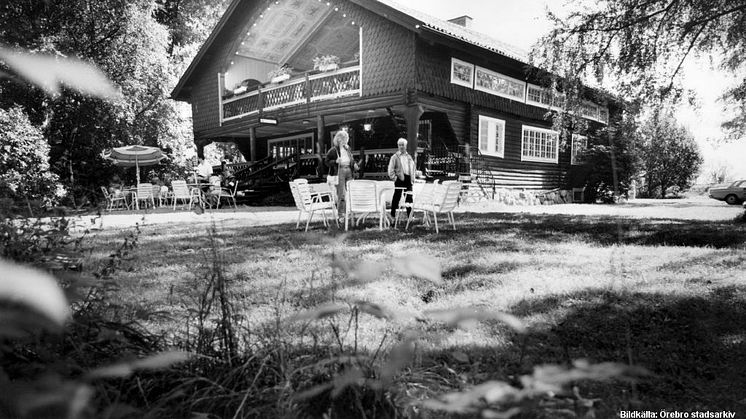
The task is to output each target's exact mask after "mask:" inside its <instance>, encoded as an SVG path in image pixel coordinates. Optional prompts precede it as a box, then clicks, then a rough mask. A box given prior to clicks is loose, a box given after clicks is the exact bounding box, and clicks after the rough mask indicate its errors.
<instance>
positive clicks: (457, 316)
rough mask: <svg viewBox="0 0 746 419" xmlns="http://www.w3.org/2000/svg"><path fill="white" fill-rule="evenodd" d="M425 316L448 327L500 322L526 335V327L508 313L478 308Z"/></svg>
mask: <svg viewBox="0 0 746 419" xmlns="http://www.w3.org/2000/svg"><path fill="white" fill-rule="evenodd" d="M425 315H427V316H428V317H430V318H432V319H433V320H437V321H441V322H444V323H446V324H448V325H451V326H455V325H463V324H467V323H469V322H470V321H483V320H498V321H501V322H503V323H505V324H507V325H508V326H509V327H510V328H512V329H513V330H515V331H516V332H518V333H525V332H526V326H525V325H524V324H523V322H522V321H521V320H520V319H519V318H518V317H516V316H514V315H512V314H508V313H502V312H496V311H487V310H481V309H478V308H457V309H453V310H430V311H426V312H425Z"/></svg>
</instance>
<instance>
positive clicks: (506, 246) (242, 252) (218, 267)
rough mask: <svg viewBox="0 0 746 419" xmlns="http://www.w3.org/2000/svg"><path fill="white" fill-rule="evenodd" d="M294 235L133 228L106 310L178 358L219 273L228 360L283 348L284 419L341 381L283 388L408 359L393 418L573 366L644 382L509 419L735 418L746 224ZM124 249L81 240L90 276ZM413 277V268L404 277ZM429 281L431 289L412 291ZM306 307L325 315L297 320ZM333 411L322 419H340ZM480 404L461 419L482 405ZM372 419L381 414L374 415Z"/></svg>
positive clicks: (558, 400) (624, 223) (476, 216)
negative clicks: (446, 397)
mask: <svg viewBox="0 0 746 419" xmlns="http://www.w3.org/2000/svg"><path fill="white" fill-rule="evenodd" d="M294 227H295V225H294V223H293V224H279V225H272V226H251V227H246V226H242V223H241V222H240V221H221V222H217V223H215V224H210V223H201V224H192V225H176V224H153V225H148V224H147V223H146V224H145V225H144V226H142V227H141V228H140V233H139V238H138V245H137V247H136V248H135V249H134V251H133V253H132V255H131V257H128V258H127V259H126V260H124V261H123V265H122V269H121V270H120V271H119V272H117V275H116V282H117V284H118V288H117V290H116V292H115V293H114V294H112V295H111V300H112V307H113V309H114V310H118V313H119V316H121V317H123V318H133V319H136V320H138V321H139V322H140V323H141V324H143V325H145V327H147V328H148V330H150V331H151V332H154V333H156V334H160V335H162V336H164V337H166V338H167V340H168V341H170V342H185V341H188V340H189V339H188V336H189V335H190V334H194V333H195V331H194V329H193V325H194V321H195V318H196V317H198V316H199V315H198V314H197V313H198V312H199V311H200V310H202V311H204V309H205V307H204V296H205V295H206V294H205V292H206V291H205V284H206V283H208V282H210V280H211V278H212V279H214V278H215V275H216V272H219V275H220V276H223V277H225V278H226V279H227V282H226V284H227V285H226V287H227V288H228V292H227V294H228V295H230V298H231V303H230V307H231V310H233V312H232V319H233V320H234V321H235V326H236V328H237V330H238V331H239V332H238V337H239V339H240V340H241V342H240V344H239V345H238V346H239V347H240V348H241V351H242V352H244V353H253V352H261V351H263V350H266V349H267V348H268V347H273V348H275V349H276V348H279V347H282V348H283V349H282V351H279V350H277V351H276V352H277V353H278V354H279V353H280V352H282V356H285V357H288V359H284V360H283V361H282V363H284V364H283V365H285V367H282V368H280V367H278V368H277V369H278V371H283V374H284V376H282V377H279V378H276V379H275V380H274V381H272V383H273V384H271V385H273V386H274V387H275V389H276V388H277V387H280V386H284V387H286V388H289V389H291V390H292V391H293V392H295V393H299V392H303V391H305V390H308V389H309V388H310V389H311V390H312V392H311V393H308V395H307V397H308V400H311V401H310V402H307V401H306V400H307V399H304V398H303V397H301V398H300V399H295V401H294V404H293V405H292V406H291V407H288V409H291V411H293V410H292V409H301V410H302V411H304V412H305V413H306V414H308V415H311V416H313V415H315V414H319V415H320V414H321V412H323V411H324V410H323V409H332V408H331V407H329V406H330V405H329V403H331V404H332V405H333V404H334V403H333V402H330V400H332V399H333V397H330V395H329V391H326V392H324V390H329V389H328V388H323V387H319V385H323V383H324V382H325V380H331V379H332V378H333V377H334V376H337V377H339V376H341V375H344V374H343V373H342V372H341V371H343V369H336V370H333V371H328V370H325V371H323V373H319V374H316V375H313V374H301V375H303V377H304V378H302V379H301V378H298V376H297V375H293V373H294V372H298V371H301V370H302V371H307V370H306V369H305V368H311V367H313V366H314V365H319V364H315V363H316V362H322V363H323V362H325V361H324V360H327V361H326V362H329V363H337V364H340V363H341V361H339V359H341V358H338V357H341V356H358V357H361V358H362V357H367V358H366V359H369V358H373V361H371V364H370V365H373V364H375V365H376V367H374V368H373V370H372V371H374V372H373V373H370V374H368V373H367V372H366V373H364V374H363V375H364V376H366V377H368V378H371V377H370V375H371V374H372V375H374V376H376V375H378V376H380V375H383V376H385V375H386V374H387V373H388V371H387V370H386V369H385V367H381V365H386V364H387V363H388V364H391V363H396V362H398V360H399V359H398V358H397V357H396V354H397V351H399V352H401V349H402V348H405V347H406V348H410V349H412V351H411V354H410V355H411V357H409V356H407V357H405V358H406V362H403V363H402V364H403V368H401V369H400V370H399V369H397V375H396V379H395V380H394V381H393V383H394V384H392V386H391V387H389V388H388V390H389V392H390V394H391V397H392V398H393V400H394V404H395V405H396V406H397V408H398V409H399V412H400V413H406V414H409V415H412V416H420V417H442V416H443V415H445V416H448V417H450V416H449V415H456V413H452V414H448V413H443V412H440V413H436V412H432V411H429V410H423V409H422V408H421V407H420V406H419V405H418V404H417V402H418V401H421V400H423V399H426V398H431V397H436V396H437V395H438V394H442V393H446V392H450V391H460V390H465V389H469V388H472V386H473V385H475V384H479V383H483V382H486V381H490V380H500V381H504V382H506V383H508V384H510V385H512V386H514V387H520V384H519V383H520V380H521V376H525V375H530V374H532V371H534V368H535V367H538V366H541V365H545V364H556V365H559V366H567V365H571V364H572V363H573V361H576V360H588V361H589V362H591V363H592V364H595V363H602V362H615V363H620V364H626V365H634V366H639V367H643V368H645V369H646V370H647V371H648V372H649V373H650V374H649V375H643V376H642V377H639V378H638V380H637V381H634V382H629V381H626V380H616V379H612V380H611V381H602V382H596V381H590V380H580V381H578V382H577V383H572V384H577V387H576V388H575V390H574V391H570V392H569V393H561V394H554V395H552V396H542V397H537V398H535V399H533V400H532V403H533V404H531V405H530V406H529V407H527V406H528V405H526V404H525V403H524V404H523V405H522V406H523V408H524V410H523V412H522V413H520V414H519V416H517V417H575V416H574V415H583V414H589V413H588V412H591V413H592V414H596V415H597V416H598V417H613V416H616V414H617V412H618V411H620V410H651V411H656V412H657V411H660V410H663V409H666V410H669V411H671V410H678V411H695V410H698V411H704V410H711V411H731V412H739V413H744V412H746V399H744V397H746V343H745V342H744V337H746V284H744V268H745V267H746V223H743V222H734V221H733V220H719V221H706V220H681V219H665V218H636V217H630V216H624V217H615V216H612V215H573V214H538V213H534V214H531V213H518V212H512V213H508V212H492V213H490V212H484V213H471V212H465V213H462V214H459V215H457V227H458V230H457V231H452V230H449V229H442V230H441V233H440V234H438V235H435V234H434V233H433V232H432V231H431V230H428V229H425V228H422V227H416V228H414V229H413V230H410V231H409V232H404V231H383V232H379V231H378V229H377V228H372V223H371V224H370V227H371V228H368V229H365V230H356V231H353V232H349V233H347V234H344V232H340V231H336V230H334V229H332V230H330V231H327V230H324V229H323V228H317V229H315V230H314V231H312V232H309V233H303V232H302V231H300V232H299V231H295V229H294ZM125 234H129V232H124V231H120V230H104V231H102V232H99V233H97V234H95V235H94V236H92V237H91V238H90V239H89V240H88V242H87V246H88V253H87V256H86V264H87V266H92V267H95V266H97V265H101V264H103V263H105V261H106V260H107V256H108V252H109V251H110V249H112V248H115V247H116V246H117V245H118V244H119V243H121V242H122V237H123V236H124V235H125ZM418 261H420V262H421V261H425V262H426V266H414V267H412V266H410V267H409V268H408V267H407V266H408V265H407V264H408V263H409V264H410V265H412V264H413V265H421V263H418ZM433 271H436V272H437V271H439V272H440V275H441V278H442V280H441V281H437V280H436V279H434V278H431V276H432V275H419V276H418V275H416V274H417V273H418V272H420V273H428V272H433ZM413 272H414V274H412V273H413ZM213 295H214V294H213ZM200 299H202V301H203V302H202V303H200ZM360 301H365V302H367V303H371V304H368V305H364V304H362V303H360ZM330 303H341V305H338V306H334V308H333V309H332V308H330V307H331V306H329V304H330ZM200 304H202V305H200ZM319 305H325V307H326V308H327V309H330V310H333V311H335V312H336V310H340V311H339V312H336V314H334V315H331V316H327V317H324V318H322V319H320V320H310V319H311V318H313V317H314V315H317V314H319V313H318V312H313V311H312V310H313V308H314V307H317V306H319ZM354 307H356V308H354ZM353 308H354V309H353ZM464 308H468V309H474V310H476V311H477V312H479V313H483V314H484V315H483V317H490V316H487V315H486V314H485V313H508V314H511V315H513V316H515V317H517V318H518V319H520V321H521V322H522V323H523V325H525V327H526V331H525V333H519V332H518V331H517V330H516V329H515V328H514V327H511V326H510V325H508V324H506V323H503V322H501V321H498V320H496V319H494V318H488V319H486V320H484V321H481V322H478V323H473V322H468V323H467V324H460V325H456V326H454V325H451V324H447V322H443V321H438V320H436V319H434V318H433V316H432V315H431V314H432V313H438V312H442V311H449V310H458V309H464ZM379 311H382V312H383V313H385V316H383V315H381V314H380V312H379ZM298 313H301V315H300V316H298ZM368 313H373V314H378V316H374V315H369V314H368ZM294 316H296V318H294ZM382 317H386V318H382ZM213 320H214V319H213ZM190 328H191V329H190ZM401 342H405V343H406V344H405V345H402V344H401ZM187 349H193V348H187ZM392 349H393V354H392V355H388V353H389V351H391V350H392ZM376 368H378V369H376ZM311 369H313V368H311ZM288 371H290V372H291V373H289V372H288ZM259 375H260V374H259V373H257V374H256V376H257V377H259ZM278 375H281V374H279V373H278ZM353 378H357V379H356V380H352V381H354V382H356V383H358V384H359V383H360V382H361V379H362V377H353ZM255 382H256V379H255ZM252 385H253V384H252ZM267 386H270V384H267ZM240 387H241V386H240V385H239V386H238V388H240ZM569 388H570V389H572V386H570V387H569ZM316 390H318V391H316ZM247 394H248V393H247ZM319 394H321V395H322V396H324V397H322V399H319V397H320V396H319ZM345 394H346V393H345ZM357 394H358V395H360V394H362V395H363V396H365V397H367V396H366V394H367V393H365V392H361V393H357ZM338 397H339V399H338V400H347V399H344V397H343V395H339V396H338ZM365 397H362V399H363V400H367V399H366V398H365ZM239 399H240V398H239ZM320 400H321V401H320ZM244 402H245V401H244ZM359 402H360V400H358V401H357V402H355V403H359ZM304 403H306V404H304ZM324 403H327V404H324ZM343 403H348V401H344V402H342V401H338V406H337V407H336V408H335V409H341V410H336V412H337V417H344V416H345V412H347V411H345V410H344V408H341V407H339V405H340V404H343ZM349 403H351V404H352V403H353V402H352V401H349ZM477 404H478V405H480V406H477V409H476V410H467V413H468V415H475V417H476V416H478V414H477V413H475V412H478V411H479V409H480V408H482V407H486V406H487V405H486V404H485V403H484V400H480V401H479V402H478V403H477ZM508 405H509V404H506V405H502V406H496V405H492V406H491V407H492V408H494V409H496V410H500V408H501V407H502V408H506V407H507V406H508ZM242 406H243V405H242ZM299 406H300V407H299ZM319 406H321V407H319ZM472 407H473V406H472ZM255 408H256V409H260V407H256V406H255ZM239 409H240V408H239ZM314 409H317V410H314ZM318 409H321V410H318ZM366 409H367V408H366ZM366 409H364V410H366ZM248 411H249V410H248V409H246V408H244V412H248ZM259 411H260V410H256V411H255V412H259ZM276 411H281V409H280V410H276ZM366 411H368V412H369V415H370V412H371V410H369V409H367V410H366ZM283 412H284V414H285V415H288V414H289V413H288V410H284V411H283ZM469 412H471V413H469ZM347 413H349V412H347ZM247 414H248V413H247ZM256 414H257V415H258V414H259V413H256ZM230 415H231V416H232V413H231V414H230ZM384 415H392V413H391V412H390V411H388V410H386V409H385V408H382V410H378V411H377V413H376V414H373V416H384ZM468 415H467V416H468ZM468 417H470V416H468Z"/></svg>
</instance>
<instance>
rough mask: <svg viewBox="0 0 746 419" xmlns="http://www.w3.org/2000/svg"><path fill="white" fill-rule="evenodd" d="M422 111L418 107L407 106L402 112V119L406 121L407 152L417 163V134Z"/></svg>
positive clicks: (420, 107)
mask: <svg viewBox="0 0 746 419" xmlns="http://www.w3.org/2000/svg"><path fill="white" fill-rule="evenodd" d="M423 112H424V110H423V109H422V106H420V105H414V106H408V107H407V109H406V110H405V111H404V119H406V121H407V152H408V153H409V154H410V155H411V156H412V158H414V161H415V165H416V163H417V133H418V132H419V129H420V117H421V116H422V114H423Z"/></svg>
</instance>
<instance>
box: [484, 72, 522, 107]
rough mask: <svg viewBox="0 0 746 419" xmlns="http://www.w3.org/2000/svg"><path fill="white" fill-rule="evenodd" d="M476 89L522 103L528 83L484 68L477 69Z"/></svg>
mask: <svg viewBox="0 0 746 419" xmlns="http://www.w3.org/2000/svg"><path fill="white" fill-rule="evenodd" d="M474 89H476V90H480V91H482V92H487V93H490V94H493V95H498V96H504V97H507V98H509V99H517V100H520V101H523V100H524V98H525V97H526V96H525V89H526V83H524V82H522V81H520V80H516V79H513V78H510V77H508V76H504V75H502V74H500V73H495V72H494V71H490V70H487V69H486V68H482V67H477V68H476V84H475V86H474Z"/></svg>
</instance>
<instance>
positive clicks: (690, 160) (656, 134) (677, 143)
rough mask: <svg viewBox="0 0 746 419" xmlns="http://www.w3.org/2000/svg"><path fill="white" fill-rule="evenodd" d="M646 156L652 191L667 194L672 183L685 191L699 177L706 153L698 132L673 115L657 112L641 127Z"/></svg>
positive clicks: (644, 165)
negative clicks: (699, 141) (703, 150)
mask: <svg viewBox="0 0 746 419" xmlns="http://www.w3.org/2000/svg"><path fill="white" fill-rule="evenodd" d="M640 133H641V138H642V141H643V146H642V150H643V153H642V160H643V167H644V170H645V177H646V179H647V184H648V191H649V192H650V194H651V195H654V196H655V195H658V194H660V196H661V197H663V198H665V197H666V193H667V191H668V190H669V188H671V187H677V188H678V189H679V190H681V191H684V190H686V189H688V188H689V187H690V186H691V185H692V183H693V182H694V179H696V177H697V174H698V173H699V169H700V167H701V166H702V162H703V159H702V155H701V154H700V151H699V146H698V145H697V142H696V141H695V140H694V136H693V135H692V134H691V133H690V132H689V131H688V130H687V129H686V128H684V127H682V126H680V125H678V124H677V123H676V120H675V119H674V118H673V117H672V116H670V115H665V114H664V115H658V114H655V115H653V116H652V117H651V118H650V119H649V120H648V121H646V122H645V124H643V126H642V129H641V130H640Z"/></svg>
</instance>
